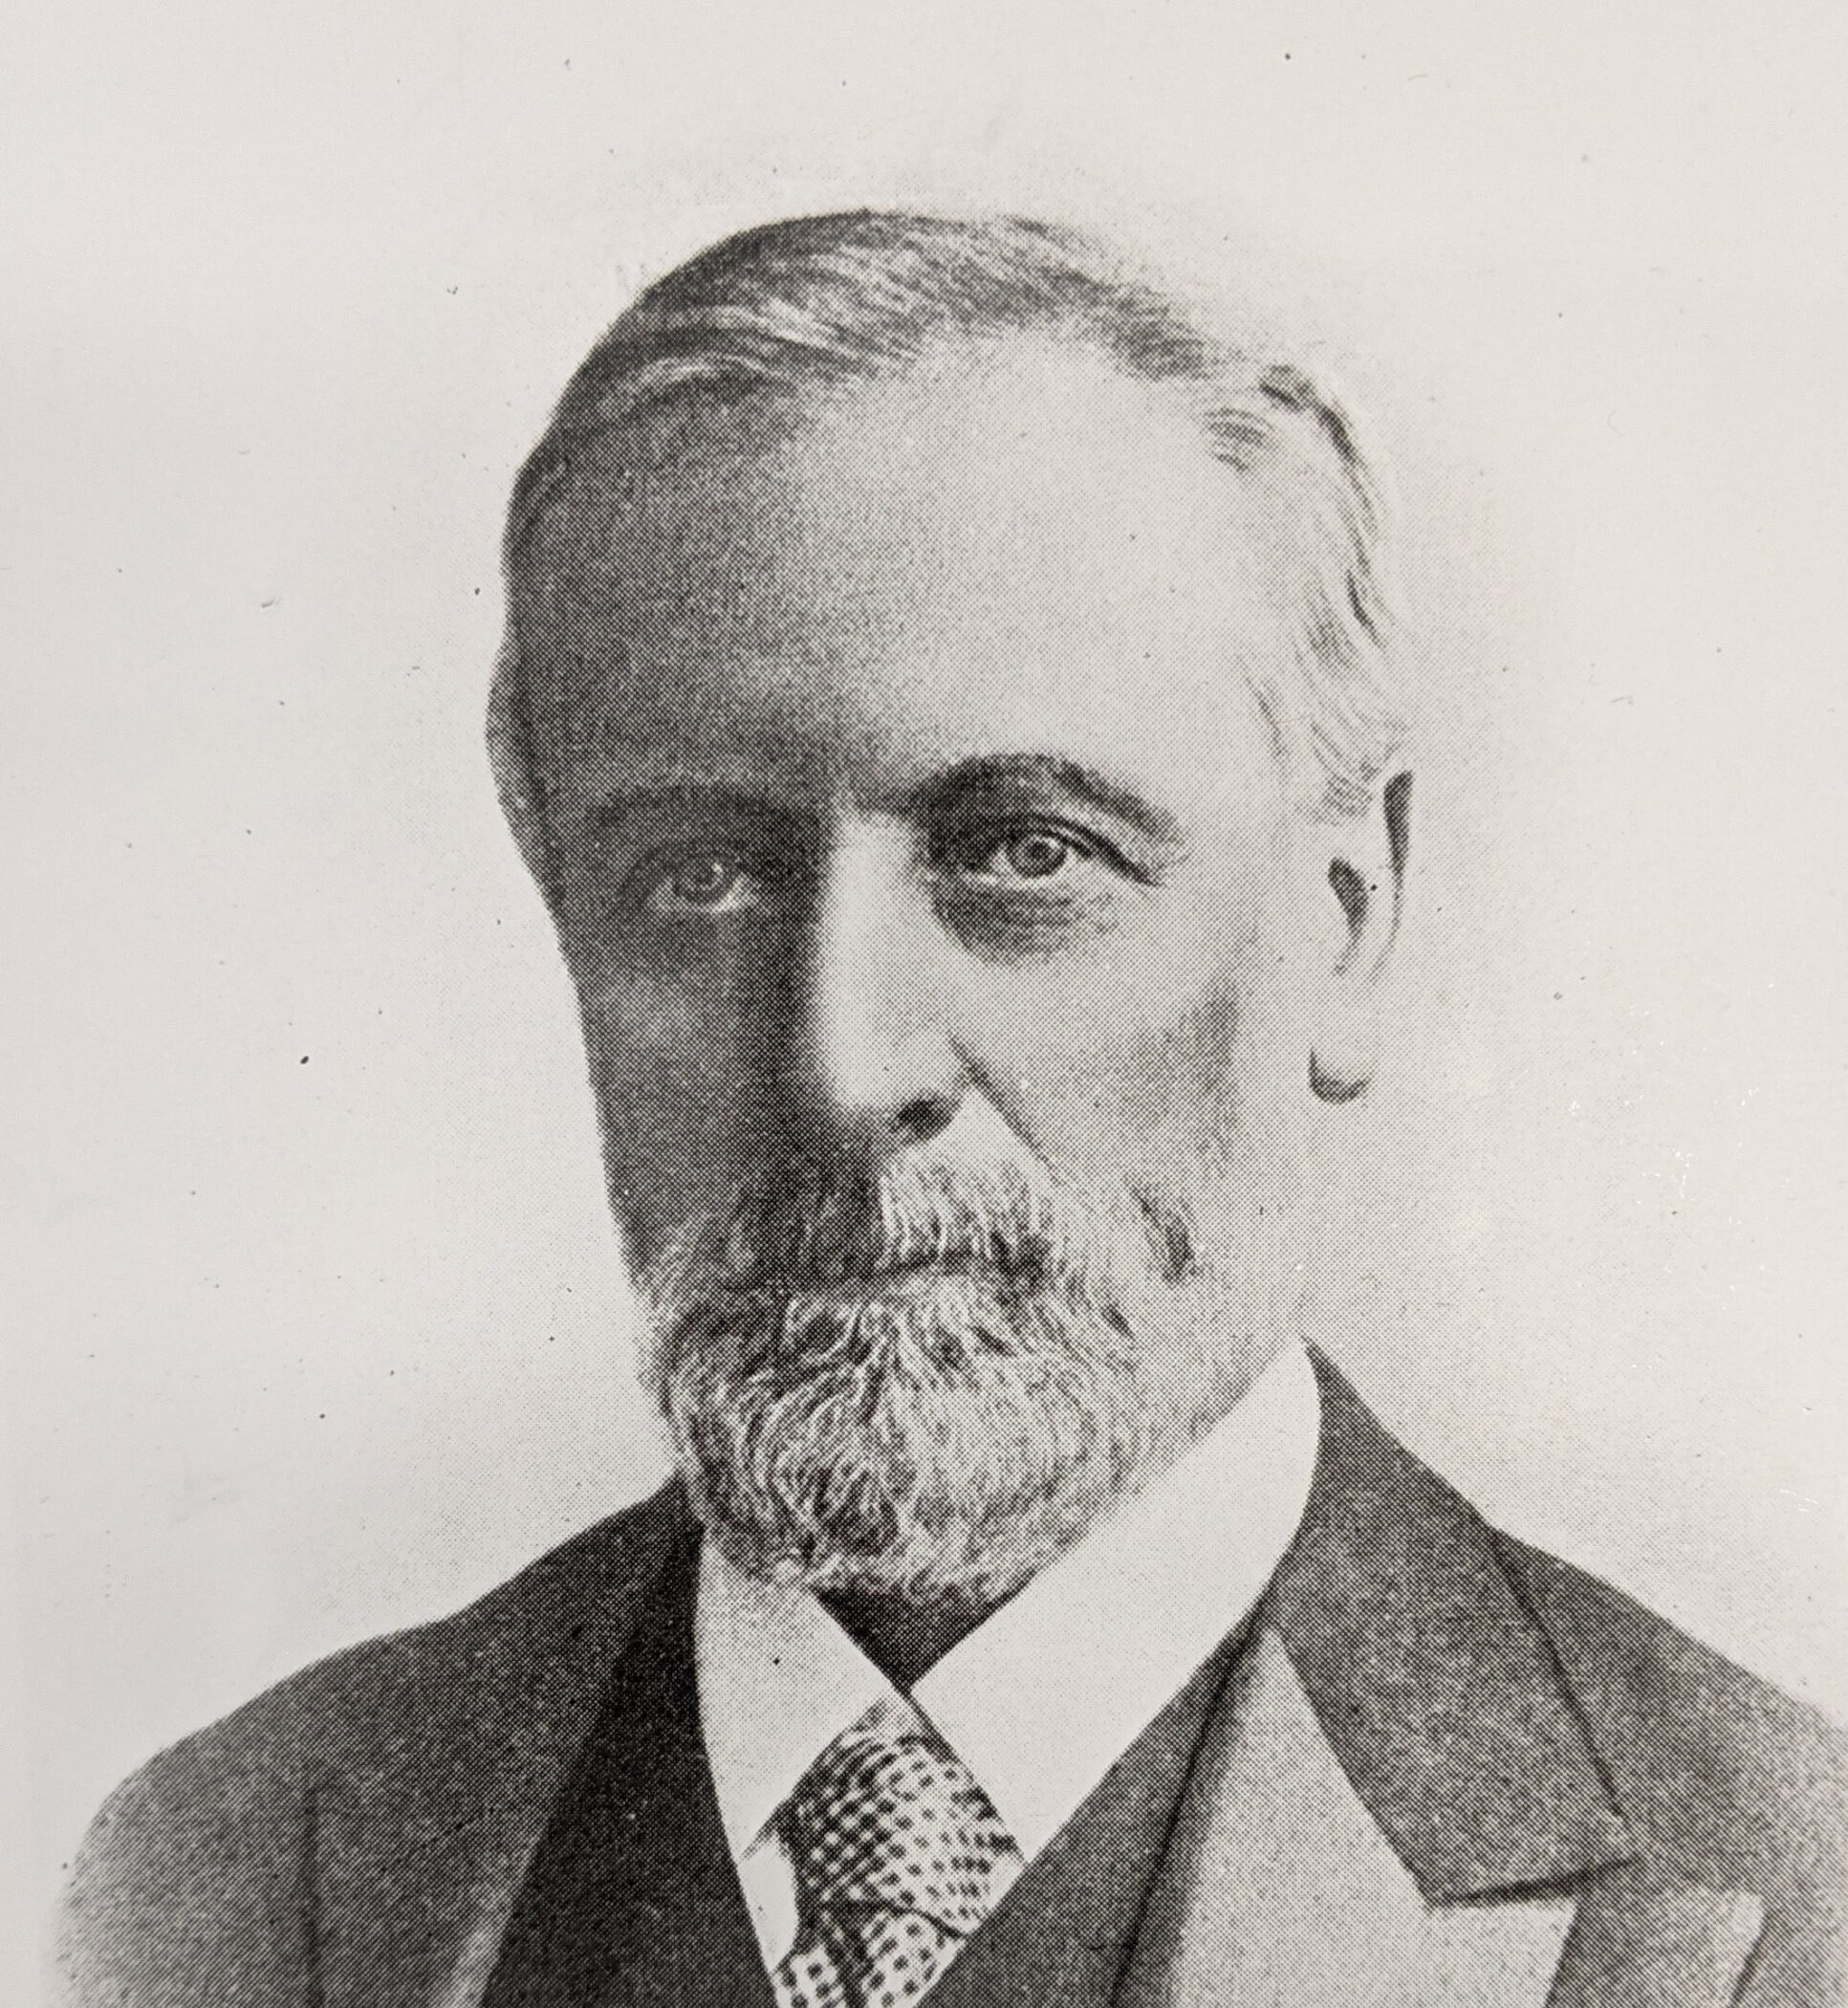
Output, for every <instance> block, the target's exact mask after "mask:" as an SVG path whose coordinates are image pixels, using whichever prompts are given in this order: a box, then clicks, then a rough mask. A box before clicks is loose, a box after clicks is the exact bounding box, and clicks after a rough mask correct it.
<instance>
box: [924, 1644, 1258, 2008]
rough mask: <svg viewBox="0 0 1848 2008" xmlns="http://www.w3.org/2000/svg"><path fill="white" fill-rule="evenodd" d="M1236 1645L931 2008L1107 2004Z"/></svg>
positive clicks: (1173, 1709) (1039, 1869) (1048, 1854)
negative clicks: (1002, 2003)
mask: <svg viewBox="0 0 1848 2008" xmlns="http://www.w3.org/2000/svg"><path fill="white" fill-rule="evenodd" d="M1237 1651H1238V1643H1237V1641H1232V1642H1230V1643H1228V1646H1227V1647H1225V1648H1222V1649H1221V1650H1220V1651H1218V1652H1215V1653H1214V1654H1213V1656H1212V1658H1211V1659H1210V1660H1208V1661H1207V1664H1206V1666H1205V1667H1203V1668H1202V1669H1201V1670H1200V1671H1199V1672H1198V1673H1196V1674H1195V1675H1194V1677H1193V1678H1192V1680H1190V1681H1189V1682H1188V1683H1187V1685H1186V1687H1185V1688H1184V1689H1183V1690H1182V1692H1180V1693H1179V1694H1177V1695H1176V1696H1175V1698H1174V1699H1173V1700H1172V1701H1171V1702H1169V1703H1168V1705H1167V1707H1166V1708H1164V1709H1163V1711H1162V1713H1160V1714H1159V1715H1158V1716H1157V1717H1156V1718H1155V1720H1154V1722H1153V1723H1151V1724H1150V1725H1149V1727H1148V1728H1147V1729H1146V1730H1144V1731H1143V1733H1142V1734H1141V1735H1140V1736H1139V1737H1138V1738H1137V1739H1136V1741H1135V1742H1134V1743H1133V1744H1132V1745H1131V1746H1130V1748H1129V1749H1128V1750H1127V1751H1125V1752H1124V1754H1123V1756H1122V1757H1120V1759H1119V1760H1118V1761H1117V1763H1116V1764H1114V1765H1113V1766H1112V1767H1111V1770H1110V1772H1109V1774H1108V1775H1107V1776H1106V1777H1105V1778H1104V1779H1102V1780H1101V1781H1100V1782H1099V1783H1098V1787H1097V1789H1096V1790H1095V1791H1094V1792H1093V1793H1092V1794H1091V1795H1090V1797H1089V1798H1088V1799H1087V1800H1086V1801H1084V1803H1083V1804H1082V1805H1081V1806H1080V1807H1079V1808H1078V1810H1077V1812H1076V1813H1075V1814H1074V1815H1073V1817H1072V1819H1071V1820H1070V1821H1069V1822H1067V1824H1066V1825H1065V1826H1064V1827H1062V1828H1061V1829H1060V1831H1059V1832H1058V1833H1057V1834H1055V1835H1054V1838H1053V1840H1052V1841H1051V1842H1050V1843H1049V1844H1047V1846H1046V1848H1045V1849H1044V1851H1043V1852H1042V1853H1041V1854H1040V1855H1039V1856H1038V1857H1037V1858H1036V1859H1035V1860H1034V1861H1033V1864H1032V1866H1030V1867H1029V1868H1028V1869H1027V1871H1026V1872H1025V1873H1024V1874H1023V1875H1022V1876H1021V1878H1020V1880H1019V1881H1018V1882H1017V1883H1015V1884H1014V1886H1013V1888H1011V1889H1010V1890H1009V1892H1008V1894H1007V1896H1006V1897H1005V1898H1003V1900H1002V1902H1001V1904H1000V1906H999V1907H998V1908H997V1909H996V1910H995V1912H994V1914H993V1915H992V1916H991V1917H989V1919H988V1921H987V1922H986V1923H985V1924H983V1926H982V1927H981V1929H980V1930H979V1931H978V1932H976V1933H975V1935H974V1936H973V1937H972V1938H971V1939H970V1940H969V1942H968V1944H967V1947H965V1948H964V1950H963V1952H962V1953H960V1954H959V1955H958V1956H957V1958H956V1960H955V1961H954V1963H953V1964H952V1965H951V1966H950V1967H949V1968H948V1970H947V1971H946V1974H945V1975H944V1977H943V1978H942V1979H941V1980H940V1981H938V1983H937V1985H936V1987H935V1988H934V1989H933V1990H932V1991H931V1994H930V1996H929V2003H928V2008H990V2004H992V2003H995V2002H1006V2003H1008V2004H1009V2008H1110V2004H1111V2003H1112V2002H1114V2001H1115V2000H1116V1999H1117V1997H1118V1984H1119V1982H1120V1979H1121V1977H1122V1974H1123V1969H1124V1965H1125V1962H1126V1961H1127V1959H1128V1957H1129V1955H1130V1950H1131V1948H1132V1946H1133V1945H1134V1943H1135V1940H1136V1937H1137V1933H1138V1932H1139V1930H1140V1929H1141V1922H1142V1917H1143V1912H1144V1910H1145V1907H1146V1905H1147V1902H1148V1898H1149V1894H1150V1890H1151V1888H1153V1885H1154V1882H1155V1879H1156V1876H1157V1873H1158V1871H1159V1869H1160V1867H1161V1865H1162V1863H1163V1858H1164V1856H1165V1854H1166V1851H1167V1847H1168V1843H1169V1839H1170V1837H1171V1835H1172V1834H1173V1831H1174V1823H1175V1821H1176V1818H1177V1817H1178V1814H1179V1809H1180V1806H1181V1802H1182V1797H1183V1794H1184V1792H1185V1788H1186V1784H1187V1780H1188V1779H1189V1777H1190V1776H1191V1774H1192V1770H1193V1767H1194V1764H1195V1762H1196V1760H1197V1758H1198V1756H1199V1753H1200V1749H1201V1743H1202V1738H1203V1735H1205V1731H1206V1725H1207V1722H1208V1720H1209V1719H1211V1717H1212V1716H1213V1714H1214V1713H1216V1710H1217V1704H1218V1700H1219V1696H1220V1694H1221V1692H1222V1691H1223V1690H1224V1688H1225V1685H1226V1682H1227V1679H1228V1666H1229V1665H1230V1664H1231V1663H1232V1662H1233V1659H1234V1657H1235V1655H1236V1653H1237Z"/></svg>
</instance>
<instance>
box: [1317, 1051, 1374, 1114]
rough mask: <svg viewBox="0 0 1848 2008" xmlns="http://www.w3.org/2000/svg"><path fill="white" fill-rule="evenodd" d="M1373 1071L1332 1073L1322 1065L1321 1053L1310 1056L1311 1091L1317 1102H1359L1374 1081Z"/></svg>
mask: <svg viewBox="0 0 1848 2008" xmlns="http://www.w3.org/2000/svg"><path fill="white" fill-rule="evenodd" d="M1372 1079H1373V1075H1372V1073H1371V1071H1368V1072H1366V1073H1349V1072H1346V1071H1345V1070H1342V1071H1336V1072H1331V1071H1330V1070H1329V1069H1328V1068H1326V1067H1324V1066H1323V1064H1322V1059H1321V1055H1320V1054H1319V1053H1313V1052H1312V1053H1311V1054H1310V1056H1309V1089H1310V1092H1311V1094H1313V1095H1314V1096H1315V1099H1316V1101H1317V1102H1335V1103H1337V1104H1338V1103H1341V1102H1358V1101H1359V1099H1360V1097H1361V1096H1362V1095H1364V1094H1365V1093H1366V1091H1367V1086H1368V1083H1369V1082H1370V1081H1371V1080H1372Z"/></svg>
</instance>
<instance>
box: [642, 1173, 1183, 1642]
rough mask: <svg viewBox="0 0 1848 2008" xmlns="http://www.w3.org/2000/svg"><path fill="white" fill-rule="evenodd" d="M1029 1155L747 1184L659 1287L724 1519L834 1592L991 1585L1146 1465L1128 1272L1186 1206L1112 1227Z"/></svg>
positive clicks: (724, 1525)
mask: <svg viewBox="0 0 1848 2008" xmlns="http://www.w3.org/2000/svg"><path fill="white" fill-rule="evenodd" d="M1101 1215H1102V1210H1100V1209H1098V1208H1094V1207H1090V1206H1086V1205H1083V1204H1081V1203H1077V1202H1076V1201H1074V1200H1073V1199H1072V1198H1071V1197H1069V1196H1068V1195H1066V1194H1064V1193H1062V1192H1060V1191H1059V1190H1057V1189H1056V1188H1055V1187H1054V1185H1053V1184H1052V1183H1051V1181H1050V1180H1048V1179H1047V1178H1046V1177H1045V1176H1044V1175H1043V1174H1038V1173H1036V1172H1029V1171H1027V1170H1025V1169H1022V1168H1017V1167H1014V1166H1012V1165H1010V1166H1007V1167H1004V1168H1000V1169H996V1168H989V1167H983V1168H979V1169H978V1168H967V1167H963V1166H944V1165H934V1166H928V1167H923V1168H919V1167H912V1166H906V1165H904V1164H902V1163H900V1164H898V1165H894V1166H892V1167H889V1168H886V1170H884V1171H883V1172H882V1173H881V1175H880V1176H879V1177H878V1178H877V1179H876V1180H873V1181H870V1182H867V1183H865V1184H863V1185H862V1186H860V1187H859V1188H858V1189H855V1190H845V1189H842V1188H840V1187H838V1186H834V1187H827V1188H823V1187H821V1186H819V1185H815V1184H811V1185H810V1186H809V1187H808V1188H807V1189H806V1190H784V1191H782V1192H781V1193H779V1194H777V1195H776V1196H774V1197H772V1196H771V1195H770V1194H768V1193H766V1192H764V1191H761V1190H759V1191H751V1192H747V1193H746V1194H744V1195H743V1196H742V1197H741V1198H740V1199H739V1200H738V1201H737V1203H736V1204H735V1205H734V1206H733V1207H732V1208H730V1209H729V1210H728V1211H727V1212H725V1213H724V1214H721V1215H715V1216H713V1217H712V1218H711V1219H709V1220H707V1221H705V1222H702V1223H700V1224H699V1225H698V1226H696V1227H695V1228H694V1229H693V1230H692V1231H691V1233H688V1234H687V1235H685V1236H684V1237H683V1238H682V1240H681V1242H680V1243H679V1244H678V1246H677V1248H676V1250H675V1251H674V1253H673V1254H671V1255H668V1256H667V1257H666V1258H665V1259H663V1261H661V1262H659V1263H657V1264H655V1265H653V1266H652V1268H651V1270H650V1272H649V1273H648V1274H647V1275H645V1276H644V1277H643V1279H642V1280H643V1285H644V1289H645V1292H646V1295H647V1297H648V1299H649V1300H650V1308H651V1310H652V1312H653V1320H652V1322H653V1330H654V1336H655V1347H654V1354H653V1358H652V1362H651V1373H650V1378H651V1381H652V1383H653V1388H654V1392H655V1395H656V1398H657V1400H658V1402H659V1404H660V1407H661V1409H662V1412H663V1416H664V1417H665V1419H666V1423H667V1426H668V1429H669V1430H670V1432H671V1434H672V1437H673V1441H674V1446H675V1450H676V1452H677V1455H678V1458H679V1462H680V1467H681V1471H682V1473H683V1475H684V1477H685V1481H686V1484H687V1486H688V1489H689V1491H690V1493H691V1495H692V1499H693V1503H694V1506H695V1508H696V1510H697V1512H698V1513H699V1516H700V1517H701V1519H702V1521H703V1522H704V1524H705V1526H706V1528H707V1532H708V1534H709V1535H710V1536H711V1537H712V1538H713V1539H715V1540H717V1541H718V1542H719V1544H720V1545H721V1547H722V1548H723V1549H724V1550H725V1551H726V1553H727V1554H728V1556H729V1557H730V1559H731V1560H733V1561H735V1562H737V1563H738V1564H739V1566H741V1567H742V1568H744V1569H746V1570H748V1571H750V1573H752V1574H754V1575H757V1576H760V1577H764V1578H766V1579H770V1580H772V1581H783V1582H800V1583H802V1584H804V1585H806V1586H808V1587H809V1588H811V1589H814V1590H816V1591H819V1592H825V1593H848V1594H853V1593H858V1594H861V1595H873V1596H879V1597H885V1598H895V1599H899V1600H902V1601H904V1602H907V1603H911V1604H919V1605H932V1604H971V1603H972V1604H980V1605H982V1606H985V1607H986V1606H991V1605H993V1604H998V1603H1000V1602H1001V1601H1003V1600H1004V1599H1005V1598H1007V1597H1008V1596H1010V1595H1011V1594H1012V1592H1013V1591H1014V1590H1016V1589H1018V1588H1019V1587H1020V1586H1021V1584H1023V1583H1024V1582H1027V1580H1028V1579H1029V1578H1030V1577H1032V1576H1033V1574H1034V1573H1035V1572H1036V1571H1037V1570H1038V1569H1040V1568H1042V1567H1043V1566H1044V1565H1045V1564H1046V1563H1047V1562H1048V1561H1052V1560H1053V1559H1054V1557H1055V1556H1057V1555H1058V1554H1060V1553H1062V1552H1063V1551H1064V1550H1065V1549H1066V1548H1068V1547H1070V1546H1071V1545H1072V1544H1073V1543H1074V1542H1075V1541H1076V1540H1077V1539H1079V1537H1080V1536H1081V1535H1082V1534H1083V1533H1084V1532H1085V1530H1086V1529H1087V1528H1088V1527H1090V1526H1091V1524H1092V1523H1093V1522H1094V1521H1095V1520H1096V1519H1097V1518H1098V1517H1099V1515H1100V1514H1102V1513H1103V1512H1104V1511H1105V1510H1106V1509H1107V1508H1108V1507H1109V1506H1110V1505H1111V1503H1112V1502H1113V1501H1114V1500H1115V1499H1116V1498H1118V1497H1119V1496H1120V1495H1121V1494H1122V1493H1124V1492H1125V1491H1126V1490H1128V1489H1130V1488H1132V1487H1133V1485H1134V1484H1135V1482H1136V1480H1137V1478H1138V1475H1139V1473H1140V1471H1141V1467H1142V1465H1143V1463H1144V1460H1145V1458H1146V1456H1147V1453H1148V1450H1149V1438H1150V1417H1151V1412H1152V1407H1154V1406H1159V1405H1151V1403H1150V1401H1149V1399H1148V1390H1147V1388H1146V1387H1145V1386H1144V1383H1143V1376H1142V1373H1141V1362H1140V1358H1139V1348H1138V1345H1137V1343H1136V1339H1135V1335H1134V1333H1133V1331H1132V1328H1131V1322H1130V1319H1129V1317H1128V1315H1127V1312H1126V1310H1125V1308H1124V1305H1125V1303H1126V1301H1127V1300H1128V1297H1127V1292H1126V1289H1125V1285H1130V1284H1134V1283H1135V1282H1136V1281H1137V1280H1138V1279H1140V1280H1141V1283H1142V1285H1143V1286H1144V1287H1145V1286H1146V1281H1147V1279H1148V1277H1150V1276H1151V1274H1153V1275H1158V1276H1159V1275H1161V1274H1162V1273H1163V1272H1166V1273H1167V1274H1168V1275H1169V1276H1170V1277H1172V1276H1173V1275H1174V1274H1175V1265H1176V1251H1175V1245H1174V1237H1175V1233H1176V1227H1175V1215H1174V1214H1173V1212H1172V1211H1167V1212H1165V1213H1164V1214H1163V1219H1162V1224H1161V1226H1160V1228H1159V1229H1158V1228H1157V1227H1156V1226H1155V1225H1154V1224H1153V1216H1152V1214H1151V1212H1150V1210H1149V1209H1148V1208H1147V1207H1146V1206H1138V1207H1132V1208H1130V1209H1128V1217H1126V1218H1125V1219H1123V1220H1122V1221H1120V1222H1114V1221H1112V1222H1108V1223H1106V1222H1105V1221H1104V1219H1103V1218H1102V1217H1101Z"/></svg>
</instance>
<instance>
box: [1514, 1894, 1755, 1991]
mask: <svg viewBox="0 0 1848 2008" xmlns="http://www.w3.org/2000/svg"><path fill="white" fill-rule="evenodd" d="M1764 1928H1765V1907H1764V1904H1763V1903H1762V1902H1761V1901H1760V1900H1759V1899H1758V1898H1757V1897H1755V1896H1752V1895H1750V1894H1749V1893H1748V1892H1747V1891H1745V1890H1743V1889H1707V1888H1700V1887H1698V1886H1697V1885H1694V1884H1691V1883H1682V1884H1666V1885H1655V1886H1651V1885H1650V1884H1649V1883H1648V1882H1646V1881H1645V1880H1643V1879H1642V1878H1641V1877H1637V1876H1630V1875H1624V1874H1619V1875H1614V1876H1612V1877H1610V1878H1609V1879H1608V1880H1606V1881H1604V1882H1601V1883H1599V1884H1598V1885H1597V1886H1596V1887H1595V1888H1591V1889H1588V1890H1587V1891H1586V1892H1585V1896H1584V1899H1583V1901H1582V1902H1581V1903H1580V1905H1579V1907H1578V1915H1577V1918H1576V1920H1575V1922H1574V1924H1573V1928H1572V1935H1571V1936H1570V1937H1569V1938H1568V1939H1567V1941H1566V1948H1565V1956H1564V1958H1563V1959H1561V1961H1560V1963H1559V1975H1558V1978H1557V1980H1556V1981H1555V1982H1554V1990H1553V1993H1552V1995H1551V1997H1549V2000H1550V2004H1551V2008H1716V2004H1718V2003H1721V2002H1728V2001H1730V2000H1731V1999H1732V1998H1733V1997H1734V1996H1735V1994H1736V1993H1737V1991H1738V1987H1739V1982H1740V1980H1741V1978H1742V1977H1743V1976H1744V1974H1745V1970H1746V1963H1747V1961H1748V1960H1749V1959H1750V1957H1751V1954H1752V1951H1753V1949H1754V1948H1755V1947H1756V1945H1757V1943H1758V1938H1759V1934H1760V1933H1761V1932H1763V1930H1764Z"/></svg>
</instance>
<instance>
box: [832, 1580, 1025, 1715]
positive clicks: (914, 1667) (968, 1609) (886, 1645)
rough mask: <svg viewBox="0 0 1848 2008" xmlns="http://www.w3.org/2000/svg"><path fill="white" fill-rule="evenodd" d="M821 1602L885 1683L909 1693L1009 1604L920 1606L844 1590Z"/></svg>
mask: <svg viewBox="0 0 1848 2008" xmlns="http://www.w3.org/2000/svg"><path fill="white" fill-rule="evenodd" d="M821 1601H822V1602H823V1603H824V1604H826V1605H827V1607H828V1609H829V1610H830V1611H831V1612H832V1613H833V1615H834V1617H835V1619H836V1621H837V1623H838V1624H839V1626H840V1627H841V1629H842V1630H843V1631H845V1632H846V1634H847V1636H848V1637H849V1638H851V1639H852V1640H853V1642H854V1644H855V1645H857V1646H858V1647H859V1649H860V1650H861V1651H862V1652H863V1653H865V1655H866V1657H867V1658H868V1659H870V1660H871V1661H872V1662H873V1664H874V1665H875V1666H876V1667H877V1668H878V1669H879V1670H880V1671H881V1673H883V1674H884V1675H885V1677H886V1679H887V1680H889V1681H890V1682H891V1683H892V1684H893V1686H894V1687H897V1688H902V1689H904V1690H905V1691H906V1692H909V1690H910V1689H912V1688H914V1687H916V1686H917V1684H918V1682H919V1681H921V1680H922V1679H923V1678H924V1675H925V1674H926V1673H928V1672H929V1671H930V1670H931V1668H932V1667H934V1666H935V1665H936V1664H937V1662H938V1661H939V1660H940V1659H942V1658H943V1657H944V1655H945V1654H946V1652H948V1651H950V1650H951V1648H954V1647H955V1646H957V1645H958V1644H959V1643H960V1642H961V1641H962V1640H964V1639H966V1638H967V1636H968V1635H969V1633H970V1632H971V1631H973V1630H974V1629H975V1627H976V1626H978V1625H980V1624H981V1623H982V1622H983V1620H984V1619H985V1618H988V1617H989V1616H991V1615H992V1614H993V1613H994V1612H995V1611H997V1610H999V1609H1000V1607H1001V1604H1003V1603H1005V1602H1006V1601H1007V1600H1006V1599H1005V1598H1001V1599H998V1600H996V1601H995V1602H993V1603H989V1602H986V1601H984V1600H982V1599H979V1598H974V1597H959V1598H956V1599H954V1600H952V1601H946V1602H937V1603H930V1604H921V1603H918V1602H916V1601H915V1600H913V1599H909V1598H903V1597H896V1596H888V1595H885V1594H883V1593H881V1592H876V1591H863V1590H845V1591H841V1592H838V1593H837V1594H834V1595H831V1596H825V1597H823V1598H822V1600H821Z"/></svg>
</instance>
